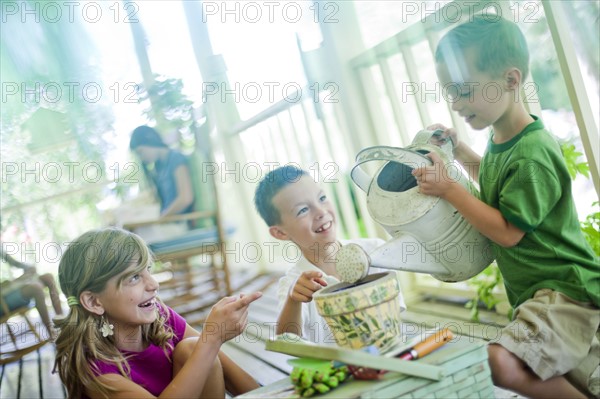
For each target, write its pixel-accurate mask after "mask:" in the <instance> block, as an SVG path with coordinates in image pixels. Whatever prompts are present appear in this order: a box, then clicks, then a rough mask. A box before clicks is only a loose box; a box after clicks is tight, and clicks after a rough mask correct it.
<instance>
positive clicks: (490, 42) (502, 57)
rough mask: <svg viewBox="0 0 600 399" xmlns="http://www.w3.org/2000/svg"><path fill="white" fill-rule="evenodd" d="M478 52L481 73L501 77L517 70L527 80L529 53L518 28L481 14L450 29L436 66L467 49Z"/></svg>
mask: <svg viewBox="0 0 600 399" xmlns="http://www.w3.org/2000/svg"><path fill="white" fill-rule="evenodd" d="M470 48H472V49H474V50H475V52H476V67H477V68H478V69H479V70H480V71H481V72H488V73H491V74H493V75H500V74H502V73H503V72H504V71H505V70H506V69H507V68H510V67H516V68H518V69H519V70H520V71H521V73H522V75H523V76H522V80H523V81H525V79H526V78H527V74H528V73H529V50H528V48H527V41H526V40H525V36H524V35H523V32H521V30H520V29H519V27H518V26H517V25H516V24H515V23H513V22H511V21H508V20H506V19H504V18H502V17H501V16H498V15H492V14H486V15H482V14H478V15H475V16H473V19H472V20H471V21H469V22H466V23H464V24H461V25H459V26H457V27H456V28H454V29H452V30H450V31H449V32H448V33H446V35H444V37H442V39H441V40H440V42H439V43H438V46H437V49H436V52H435V61H436V62H437V63H446V62H447V61H446V60H447V59H448V58H451V57H456V56H461V54H463V53H464V52H465V50H467V49H470Z"/></svg>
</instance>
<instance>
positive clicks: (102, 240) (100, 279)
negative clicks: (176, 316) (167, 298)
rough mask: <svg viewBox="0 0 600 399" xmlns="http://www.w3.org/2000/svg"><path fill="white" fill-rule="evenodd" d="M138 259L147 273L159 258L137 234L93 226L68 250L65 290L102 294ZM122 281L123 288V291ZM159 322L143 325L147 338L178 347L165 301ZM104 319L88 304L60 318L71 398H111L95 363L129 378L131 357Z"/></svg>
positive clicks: (59, 361) (59, 351) (62, 362)
mask: <svg viewBox="0 0 600 399" xmlns="http://www.w3.org/2000/svg"><path fill="white" fill-rule="evenodd" d="M132 262H135V264H136V265H137V266H138V270H139V271H141V270H143V269H145V268H146V267H148V265H150V263H151V262H153V257H152V254H151V252H150V250H149V249H148V247H147V246H146V244H145V243H144V241H143V240H142V239H141V238H140V237H139V236H137V235H135V234H133V233H130V232H128V231H125V230H121V229H117V228H107V229H102V230H92V231H89V232H87V233H85V234H83V235H82V236H81V237H79V238H78V239H76V240H75V241H74V242H72V243H71V244H70V245H69V247H68V249H67V250H66V251H65V253H64V254H63V257H62V259H61V261H60V264H59V267H58V279H59V282H60V288H61V289H62V292H63V293H64V294H65V295H66V296H67V297H75V298H77V299H79V297H80V295H81V293H82V292H84V291H91V292H93V293H100V292H102V291H103V290H104V288H105V287H106V284H107V282H108V280H110V279H111V278H112V277H114V276H116V275H118V274H120V273H122V272H123V271H124V270H125V269H127V268H128V267H130V266H131V264H132ZM120 287H121V285H120V282H119V283H118V285H117V288H119V289H120ZM158 308H160V309H163V311H159V312H157V318H156V320H155V321H154V322H153V323H151V324H149V325H145V326H143V327H142V338H143V339H144V341H146V342H150V343H153V344H155V345H157V346H159V347H161V348H163V349H164V350H165V353H167V350H168V349H173V348H172V346H171V344H170V341H169V340H170V339H171V338H173V336H174V334H173V331H172V330H171V329H170V328H166V326H165V322H166V320H167V318H168V312H166V311H164V309H165V306H164V305H163V304H162V302H159V306H158ZM100 323H101V321H100V318H99V317H98V316H97V315H95V314H93V313H91V312H88V311H87V310H86V309H85V308H84V307H83V306H81V305H80V304H79V305H72V306H70V309H69V313H68V314H67V316H66V317H65V318H64V319H60V320H55V324H56V326H57V327H58V328H59V329H60V333H59V335H58V337H57V339H56V363H55V368H56V369H58V373H59V375H60V379H61V380H62V382H63V384H64V385H65V387H66V389H67V393H68V397H69V398H80V397H82V396H84V395H85V394H86V393H88V392H90V391H93V392H101V393H103V394H104V395H105V396H106V397H109V395H110V393H111V392H112V391H113V389H112V388H111V387H110V386H108V385H106V384H103V383H101V382H100V381H98V379H97V378H96V375H97V372H98V369H97V367H96V365H95V361H100V362H106V363H113V364H115V365H116V366H117V367H118V368H119V371H120V372H121V374H122V375H123V376H125V377H127V378H129V366H128V364H127V361H126V358H125V357H124V356H123V354H121V352H120V351H119V350H118V349H117V347H116V345H115V342H114V339H113V337H111V336H109V337H103V336H102V333H101V331H100Z"/></svg>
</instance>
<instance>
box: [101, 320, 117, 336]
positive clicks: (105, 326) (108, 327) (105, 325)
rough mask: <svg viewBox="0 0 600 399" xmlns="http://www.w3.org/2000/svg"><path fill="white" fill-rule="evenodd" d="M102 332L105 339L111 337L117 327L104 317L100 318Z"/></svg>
mask: <svg viewBox="0 0 600 399" xmlns="http://www.w3.org/2000/svg"><path fill="white" fill-rule="evenodd" d="M100 317H101V319H100V331H101V332H102V336H103V337H110V336H111V335H113V334H114V333H115V332H114V331H113V330H114V328H115V326H113V325H112V324H110V323H109V322H108V321H106V320H105V319H104V315H102V316H100Z"/></svg>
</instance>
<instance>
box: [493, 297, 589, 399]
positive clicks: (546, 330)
mask: <svg viewBox="0 0 600 399" xmlns="http://www.w3.org/2000/svg"><path fill="white" fill-rule="evenodd" d="M599 325H600V309H598V308H596V307H594V306H592V305H591V304H587V303H583V302H577V301H574V300H572V299H571V298H569V297H568V296H566V295H564V294H562V293H560V292H556V291H553V290H550V289H541V290H539V291H537V292H536V293H535V295H534V296H533V298H531V299H529V300H527V301H525V302H524V303H523V304H521V305H520V306H519V307H518V308H517V309H516V311H515V316H514V320H513V321H512V322H511V323H510V324H508V325H507V326H506V327H505V328H504V329H503V330H502V335H501V337H500V339H499V340H498V342H495V343H498V344H500V345H502V346H503V347H504V348H506V349H507V350H509V351H510V352H512V353H513V354H514V355H515V356H517V357H518V358H519V359H521V360H523V361H524V362H525V363H526V364H527V365H528V366H529V367H530V368H531V370H533V372H534V373H535V374H537V375H538V376H539V377H540V378H541V379H542V380H547V379H549V378H552V377H556V376H559V375H565V377H566V378H567V379H568V380H569V381H570V382H571V383H572V384H573V385H575V386H576V387H577V388H578V389H580V390H582V391H584V392H588V393H591V394H592V395H593V396H598V395H599V394H600V375H599V374H598V373H600V368H599V366H598V365H599V364H600V342H599V339H600V332H599V331H598V327H599Z"/></svg>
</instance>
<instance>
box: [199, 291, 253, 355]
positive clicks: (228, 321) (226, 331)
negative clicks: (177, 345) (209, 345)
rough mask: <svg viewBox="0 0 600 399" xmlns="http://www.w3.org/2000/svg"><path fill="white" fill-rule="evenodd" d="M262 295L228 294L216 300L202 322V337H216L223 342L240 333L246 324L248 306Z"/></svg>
mask: <svg viewBox="0 0 600 399" xmlns="http://www.w3.org/2000/svg"><path fill="white" fill-rule="evenodd" d="M261 296H262V293H261V292H254V293H252V294H249V295H245V294H240V296H239V297H236V296H228V297H225V298H223V299H221V300H220V301H219V302H217V303H216V304H215V305H214V306H213V307H212V309H211V310H210V313H209V314H208V317H207V318H206V322H205V323H204V327H203V328H202V333H203V335H204V336H205V338H204V339H210V337H213V338H216V339H217V340H218V341H220V343H224V342H225V341H228V340H230V339H232V338H234V337H236V336H238V335H240V334H241V333H242V331H244V328H246V325H247V324H248V306H249V305H250V304H251V303H252V302H254V301H256V300H257V299H258V298H260V297H261Z"/></svg>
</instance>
